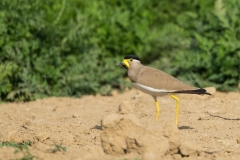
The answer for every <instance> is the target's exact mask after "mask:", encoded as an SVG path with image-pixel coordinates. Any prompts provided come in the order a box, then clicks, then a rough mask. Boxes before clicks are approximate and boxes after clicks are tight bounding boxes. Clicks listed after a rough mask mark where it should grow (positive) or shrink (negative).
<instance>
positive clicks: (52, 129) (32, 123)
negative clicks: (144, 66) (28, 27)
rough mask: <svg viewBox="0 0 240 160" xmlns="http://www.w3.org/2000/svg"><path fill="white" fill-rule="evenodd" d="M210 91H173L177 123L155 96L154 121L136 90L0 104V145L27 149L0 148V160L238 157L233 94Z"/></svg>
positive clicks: (239, 121) (169, 104)
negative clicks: (26, 146) (177, 106)
mask: <svg viewBox="0 0 240 160" xmlns="http://www.w3.org/2000/svg"><path fill="white" fill-rule="evenodd" d="M210 92H212V93H213V95H212V96H207V95H205V96H199V95H178V97H179V98H180V110H179V124H178V128H177V127H176V128H174V126H175V124H174V123H173V122H174V118H175V100H174V99H172V98H171V97H170V96H165V97H159V98H158V101H159V105H160V107H161V114H160V117H159V120H158V121H157V122H156V121H155V112H156V110H155V105H154V101H153V99H152V97H151V96H149V95H147V94H144V93H142V92H140V91H138V90H136V89H132V90H129V91H125V92H124V93H114V94H113V96H109V97H104V96H98V95H97V96H83V97H81V98H76V99H73V98H56V97H52V98H46V99H41V100H36V101H33V102H27V103H5V104H1V105H0V142H15V143H23V142H30V144H31V146H30V147H29V149H28V151H27V150H23V151H19V152H18V153H15V150H16V149H15V148H13V147H1V148H0V159H17V158H23V157H24V156H25V157H26V155H27V154H29V153H30V154H31V155H33V156H34V158H33V159H44V160H45V159H47V160H48V159H49V160H50V159H51V160H55V159H119V160H120V159H236V160H237V159H240V93H239V92H235V93H234V92H230V93H221V92H215V91H214V89H213V88H210ZM119 110H120V111H119ZM169 126H171V127H170V128H169ZM116 136H117V137H116ZM55 144H57V145H59V146H62V147H66V152H65V151H63V150H61V149H59V148H58V149H57V148H56V147H55V146H54V145H55ZM173 144H175V146H173ZM174 147H175V148H174ZM184 147H185V148H184Z"/></svg>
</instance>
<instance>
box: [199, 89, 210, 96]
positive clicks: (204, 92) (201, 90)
mask: <svg viewBox="0 0 240 160" xmlns="http://www.w3.org/2000/svg"><path fill="white" fill-rule="evenodd" d="M198 91H199V92H200V93H201V94H207V95H210V96H211V95H212V94H211V93H208V92H207V90H206V89H203V88H200V89H198Z"/></svg>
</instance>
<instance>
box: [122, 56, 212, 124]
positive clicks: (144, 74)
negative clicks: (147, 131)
mask: <svg viewBox="0 0 240 160" xmlns="http://www.w3.org/2000/svg"><path fill="white" fill-rule="evenodd" d="M118 66H122V67H123V68H125V69H126V70H127V75H128V78H129V79H130V80H131V82H132V84H133V86H134V87H136V88H137V89H139V90H140V91H142V92H144V93H147V94H149V95H151V96H152V97H153V99H154V102H155V105H156V121H157V120H158V118H159V114H160V107H159V105H158V101H157V97H162V96H165V95H170V97H172V98H173V99H175V100H176V114H175V124H176V125H178V112H179V105H180V100H179V98H178V97H177V96H176V94H199V95H204V94H206V95H211V94H210V93H208V92H207V91H206V90H205V89H203V88H197V87H194V86H191V85H189V84H187V83H184V82H182V81H180V80H178V79H176V78H174V77H173V76H171V75H169V74H167V73H165V72H163V71H161V70H158V69H156V68H152V67H148V66H145V65H143V64H142V63H141V61H140V59H139V57H138V56H136V55H126V56H125V57H124V59H123V61H122V62H121V63H120V64H118Z"/></svg>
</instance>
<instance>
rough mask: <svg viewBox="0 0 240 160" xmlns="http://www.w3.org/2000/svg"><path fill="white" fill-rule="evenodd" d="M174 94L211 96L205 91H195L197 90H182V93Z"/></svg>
mask: <svg viewBox="0 0 240 160" xmlns="http://www.w3.org/2000/svg"><path fill="white" fill-rule="evenodd" d="M172 93H185V94H207V95H211V94H210V93H208V92H207V91H206V90H205V89H202V88H200V89H195V90H182V91H174V92H172Z"/></svg>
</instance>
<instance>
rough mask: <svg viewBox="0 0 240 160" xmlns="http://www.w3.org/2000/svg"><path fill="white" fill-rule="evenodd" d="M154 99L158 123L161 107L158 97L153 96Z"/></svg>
mask: <svg viewBox="0 0 240 160" xmlns="http://www.w3.org/2000/svg"><path fill="white" fill-rule="evenodd" d="M153 98H154V101H155V105H156V109H157V111H156V121H157V120H158V117H159V114H160V107H159V106H158V102H157V97H156V96H153Z"/></svg>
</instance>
